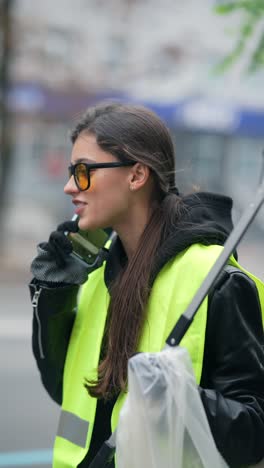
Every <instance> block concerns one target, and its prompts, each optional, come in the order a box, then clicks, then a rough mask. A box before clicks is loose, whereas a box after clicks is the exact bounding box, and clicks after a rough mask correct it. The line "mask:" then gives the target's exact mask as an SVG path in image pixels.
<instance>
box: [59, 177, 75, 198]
mask: <svg viewBox="0 0 264 468" xmlns="http://www.w3.org/2000/svg"><path fill="white" fill-rule="evenodd" d="M63 190H64V193H66V194H67V195H71V194H72V193H76V192H79V189H78V187H77V185H76V183H75V180H74V177H73V176H71V177H70V178H69V180H68V182H66V184H65V185H64V189H63Z"/></svg>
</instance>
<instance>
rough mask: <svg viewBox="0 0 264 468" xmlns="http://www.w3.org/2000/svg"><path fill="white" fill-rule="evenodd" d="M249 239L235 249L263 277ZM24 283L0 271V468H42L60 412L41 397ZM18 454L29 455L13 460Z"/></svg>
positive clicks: (258, 250)
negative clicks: (18, 467)
mask: <svg viewBox="0 0 264 468" xmlns="http://www.w3.org/2000/svg"><path fill="white" fill-rule="evenodd" d="M249 240H250V242H249ZM249 240H247V241H246V242H242V244H241V246H240V248H239V256H240V261H241V262H242V263H243V264H244V266H245V267H247V268H248V269H251V271H252V272H255V274H257V275H259V276H260V277H261V278H262V279H264V241H263V240H262V239H261V238H259V237H258V238H255V237H254V238H252V237H249ZM28 279H29V278H28V277H27V274H26V273H23V272H21V271H20V272H19V274H12V272H9V277H8V275H7V274H6V272H3V271H2V272H0V299H1V309H0V395H1V398H0V415H1V423H0V467H3V466H13V467H14V466H26V467H32V466H33V467H34V466H35V467H37V466H40V465H38V464H37V462H36V461H34V456H35V457H38V459H39V460H43V461H44V460H45V459H47V458H49V457H50V450H51V448H52V445H53V438H54V434H55V431H56V427H57V420H58V413H59V408H58V406H57V405H56V404H55V403H53V402H52V400H51V399H50V398H49V396H48V395H47V394H46V393H45V390H44V389H43V387H42V385H41V382H40V378H39V375H38V371H37V369H36V367H35V363H34V360H33V357H32V353H31V343H30V329H31V304H30V301H29V293H28V289H27V282H28ZM17 451H18V452H20V451H27V452H26V453H25V454H24V458H23V456H22V454H18V461H15V460H16V456H15V452H17ZM35 451H38V452H35ZM43 451H44V452H43ZM9 452H12V453H13V455H12V456H10V454H9ZM8 460H9V461H10V463H8ZM23 460H24V462H23ZM11 462H12V463H13V464H11ZM41 466H42V467H45V468H47V467H48V466H51V464H50V463H46V464H44V463H42V465H41Z"/></svg>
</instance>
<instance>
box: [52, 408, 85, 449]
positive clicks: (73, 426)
mask: <svg viewBox="0 0 264 468" xmlns="http://www.w3.org/2000/svg"><path fill="white" fill-rule="evenodd" d="M88 428H89V422H88V421H85V420H84V419H81V418H79V416H76V415H75V414H73V413H69V411H64V410H62V411H61V415H60V420H59V426H58V431H57V436H59V437H63V439H66V440H69V441H70V442H72V443H73V444H75V445H79V447H83V448H85V446H86V438H87V433H88Z"/></svg>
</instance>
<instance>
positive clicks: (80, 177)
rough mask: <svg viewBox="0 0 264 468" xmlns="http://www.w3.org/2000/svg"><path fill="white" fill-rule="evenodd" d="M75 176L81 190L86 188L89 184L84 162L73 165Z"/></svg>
mask: <svg viewBox="0 0 264 468" xmlns="http://www.w3.org/2000/svg"><path fill="white" fill-rule="evenodd" d="M75 177H76V180H77V182H78V186H79V188H80V189H81V190H86V189H87V188H88V186H89V180H88V173H87V169H86V166H85V164H77V166H76V167H75Z"/></svg>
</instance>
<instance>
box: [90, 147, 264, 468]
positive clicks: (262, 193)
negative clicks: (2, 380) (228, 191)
mask: <svg viewBox="0 0 264 468" xmlns="http://www.w3.org/2000/svg"><path fill="white" fill-rule="evenodd" d="M263 203H264V152H263V165H262V171H261V175H260V183H259V187H258V190H257V193H256V195H255V198H254V199H253V201H252V202H251V203H250V204H249V206H248V208H247V209H246V210H245V212H244V214H243V215H242V217H241V218H240V220H239V222H238V223H237V225H236V226H235V228H234V229H233V231H232V232H231V234H230V236H229V237H228V239H227V241H226V242H225V245H224V249H223V251H222V252H221V254H220V255H219V257H218V259H217V260H216V262H215V264H214V265H213V267H212V268H211V270H210V272H209V273H208V275H207V277H206V278H205V280H204V282H203V283H202V285H201V287H200V288H199V289H198V291H197V293H196V294H195V296H194V298H193V300H192V302H191V303H190V305H189V306H188V307H187V309H186V311H185V312H184V313H183V314H182V315H181V317H180V318H179V320H178V321H177V323H176V325H175V327H174V328H173V330H172V331H171V333H170V335H169V336H168V338H167V340H166V345H165V349H166V348H167V347H174V346H178V345H179V344H180V342H181V340H182V338H183V336H184V335H185V333H186V332H187V330H188V328H189V326H190V325H191V323H192V321H193V319H194V317H195V314H196V312H197V310H198V309H199V307H200V305H201V304H202V302H203V300H204V299H205V297H206V296H207V294H208V293H209V291H210V289H211V287H212V286H213V284H214V283H215V281H216V279H217V277H218V275H219V274H220V273H221V271H222V269H223V268H224V266H225V265H226V264H227V262H228V260H229V257H230V256H231V255H232V254H233V252H234V251H235V249H236V247H237V245H238V244H239V242H240V240H241V239H242V237H243V236H244V234H245V232H246V231H247V229H248V227H249V226H250V224H251V223H252V222H253V220H254V218H255V217H256V215H257V213H258V212H259V210H260V208H261V206H262V205H263ZM115 448H116V430H115V431H114V432H113V434H112V435H111V436H110V438H109V439H108V440H106V441H105V442H104V443H103V445H102V446H101V448H100V450H99V451H98V453H97V454H96V456H95V457H94V459H93V460H92V462H91V463H90V465H89V468H107V466H108V464H109V462H110V461H111V460H112V458H113V456H114V453H115Z"/></svg>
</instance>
